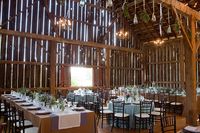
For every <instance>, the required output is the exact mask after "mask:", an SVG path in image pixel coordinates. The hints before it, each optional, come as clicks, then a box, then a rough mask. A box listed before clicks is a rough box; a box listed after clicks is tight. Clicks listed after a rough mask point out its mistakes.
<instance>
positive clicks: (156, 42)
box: [153, 39, 165, 46]
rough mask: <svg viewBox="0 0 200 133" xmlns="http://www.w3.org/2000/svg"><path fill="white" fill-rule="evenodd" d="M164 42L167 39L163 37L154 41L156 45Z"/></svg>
mask: <svg viewBox="0 0 200 133" xmlns="http://www.w3.org/2000/svg"><path fill="white" fill-rule="evenodd" d="M164 42H165V41H164V40H162V39H157V40H155V41H153V43H154V45H155V46H161V45H163V43H164Z"/></svg>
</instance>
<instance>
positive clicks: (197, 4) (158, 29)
mask: <svg viewBox="0 0 200 133" xmlns="http://www.w3.org/2000/svg"><path fill="white" fill-rule="evenodd" d="M126 2H127V7H128V13H129V16H130V17H129V18H127V17H126V15H125V14H124V13H121V14H123V17H124V16H125V17H126V20H127V21H128V23H129V25H130V26H131V27H132V29H133V30H134V33H135V35H137V36H138V37H139V38H140V40H141V41H144V42H148V41H152V40H156V39H158V38H172V37H173V38H177V37H179V36H181V32H180V26H179V24H178V22H177V19H176V15H175V13H174V11H173V10H172V8H171V7H167V6H166V5H164V4H163V3H162V6H161V5H160V2H158V1H157V0H154V2H153V0H145V4H144V0H136V6H135V1H134V0H126ZM179 2H182V3H183V4H185V6H189V7H190V8H192V9H194V10H196V11H198V12H200V1H199V0H179ZM113 3H114V4H113V5H114V9H115V12H116V13H117V14H120V12H124V11H123V10H122V5H123V3H124V1H123V0H114V1H113ZM153 3H154V6H153ZM135 7H136V8H135ZM153 7H154V9H153ZM144 8H145V10H146V12H147V14H148V17H149V18H150V20H149V21H148V22H144V18H143V17H142V16H143V15H142V14H144ZM153 10H154V12H155V13H154V14H155V17H156V21H155V20H154V21H152V14H153ZM135 14H136V16H137V19H138V23H137V24H136V23H134V16H135ZM161 14H162V15H161ZM178 14H179V13H178ZM179 17H180V18H181V20H182V22H183V23H184V25H185V26H186V31H187V29H188V32H190V26H189V25H190V24H189V22H190V20H189V17H188V16H186V15H183V14H181V13H180V14H179ZM169 27H171V32H169V31H168V28H169ZM197 27H199V23H197ZM188 34H189V33H188Z"/></svg>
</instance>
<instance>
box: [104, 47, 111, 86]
mask: <svg viewBox="0 0 200 133" xmlns="http://www.w3.org/2000/svg"><path fill="white" fill-rule="evenodd" d="M110 54H111V50H110V49H106V74H105V75H106V77H105V78H106V87H108V88H109V87H110Z"/></svg>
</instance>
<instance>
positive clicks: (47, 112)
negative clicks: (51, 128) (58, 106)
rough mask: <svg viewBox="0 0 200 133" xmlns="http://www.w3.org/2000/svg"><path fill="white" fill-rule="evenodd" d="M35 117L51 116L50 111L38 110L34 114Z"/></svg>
mask: <svg viewBox="0 0 200 133" xmlns="http://www.w3.org/2000/svg"><path fill="white" fill-rule="evenodd" d="M35 114H36V115H47V114H51V112H50V111H46V110H39V111H37V112H36V113H35Z"/></svg>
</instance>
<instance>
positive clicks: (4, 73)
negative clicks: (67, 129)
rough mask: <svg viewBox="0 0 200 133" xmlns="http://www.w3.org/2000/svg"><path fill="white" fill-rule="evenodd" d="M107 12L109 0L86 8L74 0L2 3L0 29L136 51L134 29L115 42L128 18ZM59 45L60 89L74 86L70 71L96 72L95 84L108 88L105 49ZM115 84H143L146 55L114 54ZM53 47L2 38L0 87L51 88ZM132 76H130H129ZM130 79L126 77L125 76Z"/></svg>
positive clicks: (30, 40) (42, 42)
mask: <svg viewBox="0 0 200 133" xmlns="http://www.w3.org/2000/svg"><path fill="white" fill-rule="evenodd" d="M118 17H119V16H115V14H114V13H113V12H112V11H111V9H107V8H105V1H104V0H89V1H87V3H86V5H85V6H84V7H80V6H79V2H78V1H75V0H65V2H64V3H63V4H62V5H61V4H59V3H57V2H56V0H26V1H24V0H15V1H13V0H1V2H0V29H7V30H14V31H18V32H27V33H35V34H38V35H49V36H54V37H61V38H65V39H72V40H80V41H84V42H87V41H92V42H101V43H104V44H106V45H111V46H118V47H126V48H137V49H140V45H139V44H137V43H136V41H135V38H134V34H133V33H132V32H131V28H129V26H128V25H127V24H126V29H127V30H129V36H128V38H127V39H126V40H120V39H118V38H116V36H115V34H116V32H117V31H118V30H119V29H121V28H122V26H121V25H118V23H119V22H121V21H122V20H123V19H116V18H118ZM60 18H67V19H68V20H70V21H71V22H72V26H70V27H67V26H65V27H63V28H61V26H57V25H56V22H57V21H59V19H60ZM55 43H57V44H55V45H56V87H58V88H62V87H68V86H70V76H69V67H70V66H84V67H92V68H94V75H95V77H94V85H95V86H105V82H106V81H105V79H106V78H105V69H106V67H107V68H108V67H110V66H105V59H104V58H105V57H104V56H105V51H106V50H105V49H103V48H95V47H86V46H82V45H81V44H80V45H79V46H77V45H72V44H63V43H59V42H55ZM111 53H112V56H111V62H113V61H114V62H115V61H116V62H117V63H113V64H112V67H111V68H112V71H111V75H115V76H111V80H110V81H111V85H112V86H116V85H117V86H120V85H129V84H132V85H133V84H140V83H141V82H142V81H141V72H142V65H141V62H139V63H138V62H137V61H138V60H140V59H139V58H140V57H141V56H142V55H141V54H136V53H134V52H122V53H121V51H120V50H119V51H116V50H111ZM49 58H50V43H49V41H48V40H37V39H33V38H26V37H19V36H14V35H13V36H12V35H6V34H0V69H1V71H0V88H3V89H10V88H11V89H15V88H20V87H23V86H24V87H28V88H47V89H48V88H49V84H50V83H49V82H50V79H49V78H50V76H49V73H50V72H49V71H50V59H49ZM126 75H127V77H126ZM124 76H125V78H124Z"/></svg>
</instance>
